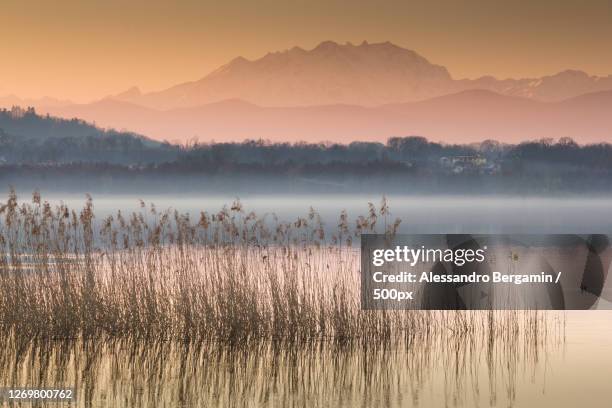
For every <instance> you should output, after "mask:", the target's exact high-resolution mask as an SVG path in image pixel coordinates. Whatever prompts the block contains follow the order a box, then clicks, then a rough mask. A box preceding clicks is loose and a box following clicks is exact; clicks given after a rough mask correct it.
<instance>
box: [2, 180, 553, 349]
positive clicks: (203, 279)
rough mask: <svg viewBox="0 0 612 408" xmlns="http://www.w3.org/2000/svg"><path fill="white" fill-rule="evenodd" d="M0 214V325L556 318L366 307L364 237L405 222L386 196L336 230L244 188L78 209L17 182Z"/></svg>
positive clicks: (491, 329) (485, 325) (503, 327)
mask: <svg viewBox="0 0 612 408" xmlns="http://www.w3.org/2000/svg"><path fill="white" fill-rule="evenodd" d="M0 216H1V217H2V219H1V221H0V325H1V327H2V329H3V331H4V332H5V333H12V335H14V336H17V337H21V338H24V339H32V338H45V339H77V338H131V339H149V340H180V341H188V342H194V341H196V342H197V341H216V342H223V343H231V344H235V343H248V342H253V341H260V340H282V341H284V342H292V343H306V342H316V341H335V342H361V343H371V342H377V343H380V342H384V341H390V340H397V339H404V340H406V339H409V338H410V337H411V336H415V335H417V334H418V335H419V336H423V335H428V334H433V333H440V332H451V333H454V335H456V336H467V335H476V334H479V335H483V336H490V337H492V338H505V339H508V340H509V341H510V340H511V339H512V338H513V336H517V335H519V334H520V333H523V334H524V333H531V334H530V336H531V337H530V338H532V337H533V336H532V334H533V331H534V330H535V331H538V332H539V327H543V326H545V324H542V320H544V317H542V314H540V315H538V314H537V313H535V312H488V313H487V312H476V311H471V312H470V311H463V312H454V311H446V312H444V311H399V310H395V311H364V310H361V308H360V298H359V284H360V277H359V253H358V249H356V248H355V247H354V246H353V245H352V244H353V240H354V239H355V238H356V237H358V236H359V234H360V233H362V232H375V231H377V228H380V231H379V232H384V233H388V234H394V233H395V232H396V230H397V228H398V226H399V223H400V221H399V220H390V219H389V217H390V211H389V206H388V204H387V202H386V200H385V199H384V198H383V202H382V203H381V205H380V206H379V207H377V206H375V205H373V204H369V206H368V214H367V215H365V216H359V217H357V218H356V219H355V221H354V222H351V221H350V220H349V217H348V215H347V214H346V213H345V212H342V213H341V214H340V217H339V220H338V224H337V226H335V228H333V230H334V232H333V233H331V235H329V236H327V233H326V231H330V228H324V225H323V223H322V221H321V217H320V216H319V215H318V214H317V213H316V211H314V210H313V209H311V211H310V212H309V213H308V214H306V215H305V216H304V217H298V218H297V219H296V220H295V221H293V222H283V221H280V220H278V219H277V217H275V216H274V215H273V214H266V215H263V216H258V215H256V214H255V213H252V212H246V211H245V210H244V209H243V207H242V204H241V203H240V202H239V201H236V202H234V203H233V204H232V205H231V206H228V207H223V208H222V209H221V210H220V211H218V212H216V213H212V214H209V213H206V212H202V213H201V214H200V216H199V217H198V218H197V219H192V217H191V216H190V215H189V214H183V213H179V212H177V211H171V210H167V211H158V210H157V209H156V208H155V206H154V205H146V204H145V203H144V202H142V203H141V210H140V211H138V212H135V213H132V214H123V213H121V212H120V211H118V212H117V213H116V214H115V215H113V216H110V217H107V218H105V219H102V220H96V218H95V211H94V204H93V201H92V199H91V197H88V198H87V200H86V202H85V205H84V207H83V208H82V209H81V210H80V211H78V212H77V211H76V210H74V209H70V208H68V207H66V206H65V205H59V206H55V207H52V206H51V205H50V204H49V203H48V202H45V201H43V200H42V198H41V196H40V194H38V193H34V194H33V197H32V200H31V202H28V203H21V202H19V201H18V199H17V196H16V194H15V192H14V191H11V192H10V194H9V197H8V200H7V201H6V203H5V204H3V205H2V206H1V207H0ZM538 325H539V326H538Z"/></svg>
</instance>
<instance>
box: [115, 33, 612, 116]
mask: <svg viewBox="0 0 612 408" xmlns="http://www.w3.org/2000/svg"><path fill="white" fill-rule="evenodd" d="M471 89H483V90H489V91H493V92H496V93H499V94H502V95H508V96H521V97H525V98H530V99H534V100H539V101H560V100H564V99H568V98H572V97H574V96H579V95H582V94H585V93H590V92H598V91H604V90H612V75H609V76H607V77H598V76H590V75H588V74H586V73H584V72H582V71H577V70H567V71H563V72H560V73H558V74H555V75H550V76H545V77H541V78H523V79H503V80H499V79H496V78H494V77H492V76H485V77H482V78H478V79H474V80H472V79H460V80H456V79H453V78H452V77H451V75H450V73H449V72H448V70H447V69H446V68H445V67H443V66H440V65H435V64H432V63H430V62H429V61H428V60H427V59H425V58H424V57H422V56H421V55H419V54H417V53H416V52H414V51H411V50H408V49H404V48H402V47H399V46H397V45H394V44H392V43H390V42H386V43H378V44H369V43H367V42H364V43H362V44H361V45H352V44H350V43H347V44H344V45H341V44H337V43H335V42H332V41H326V42H323V43H321V44H319V45H318V46H317V47H315V48H314V49H312V50H309V51H307V50H304V49H302V48H299V47H294V48H292V49H290V50H286V51H282V52H275V53H268V54H267V55H265V56H264V57H262V58H260V59H257V60H254V61H249V60H247V59H245V58H242V57H238V58H235V59H234V60H232V61H231V62H229V63H228V64H226V65H223V66H222V67H220V68H218V69H217V70H215V71H214V72H212V73H210V74H209V75H207V76H205V77H204V78H202V79H200V80H197V81H194V82H187V83H183V84H179V85H176V86H173V87H171V88H168V89H165V90H162V91H159V92H152V93H145V94H143V93H141V92H140V90H138V88H132V89H130V90H128V91H126V92H124V93H121V94H119V95H115V97H114V99H117V100H121V101H124V102H131V103H134V104H138V105H142V106H147V107H150V108H154V109H162V110H166V109H176V108H186V107H194V106H200V105H204V104H207V103H212V102H219V101H223V100H226V99H241V100H243V101H245V102H250V103H253V104H255V105H260V106H311V105H333V104H349V105H360V106H378V105H383V104H389V103H403V102H415V101H420V100H425V99H429V98H434V97H437V96H443V95H448V94H451V93H457V92H461V91H465V90H471Z"/></svg>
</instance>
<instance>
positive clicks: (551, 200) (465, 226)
mask: <svg viewBox="0 0 612 408" xmlns="http://www.w3.org/2000/svg"><path fill="white" fill-rule="evenodd" d="M92 197H93V202H94V208H95V212H96V215H97V216H98V219H100V218H101V217H102V216H107V215H111V214H114V213H116V212H117V210H121V211H122V212H132V211H141V208H140V205H141V204H140V200H143V201H144V202H145V203H146V204H147V205H150V204H155V206H156V208H157V209H158V210H166V209H168V208H172V209H173V210H177V211H179V212H183V213H189V214H190V215H192V216H194V217H196V216H199V214H200V212H201V211H208V212H209V213H215V212H217V211H219V210H220V209H221V208H222V207H223V206H224V205H228V206H231V204H232V202H234V201H235V200H236V199H240V201H241V202H242V204H243V207H244V209H245V211H246V212H250V211H254V212H255V213H257V215H260V216H262V215H264V214H270V215H271V214H276V216H278V217H279V219H280V220H282V221H287V222H291V221H295V219H296V218H297V217H299V216H304V215H305V214H307V213H308V211H309V209H310V207H313V208H314V209H315V210H316V211H317V212H318V213H319V214H320V215H321V217H322V219H323V222H324V223H325V224H326V226H327V227H329V228H330V229H334V228H335V227H336V224H337V221H338V217H339V215H340V212H341V211H342V210H346V212H347V213H348V216H349V219H350V220H351V221H352V220H354V219H355V218H356V217H358V216H359V215H365V214H367V211H368V202H371V203H373V204H374V205H375V206H377V207H378V206H379V205H380V201H381V198H382V195H379V194H359V193H354V194H308V193H303V194H294V193H291V194H279V193H274V194H261V195H260V194H238V193H237V194H235V195H232V194H231V193H224V194H193V193H190V194H151V193H147V194H136V193H134V194H127V193H123V194H109V193H94V194H92ZM43 198H44V199H45V200H48V201H49V202H50V203H51V204H59V203H60V202H63V203H65V204H67V205H68V206H69V207H71V208H76V209H78V208H81V207H82V206H83V204H84V202H85V195H84V194H75V193H70V194H58V193H47V194H43ZM20 199H21V200H24V201H26V200H28V199H29V196H28V195H26V193H25V192H21V195H20ZM387 200H388V204H389V206H390V209H391V214H390V216H389V219H390V221H391V222H392V221H393V220H394V219H395V218H400V219H401V220H402V223H401V224H400V228H399V232H402V233H413V234H427V233H431V234H436V233H440V234H442V233H445V234H453V233H455V234H458V233H483V234H485V233H491V234H492V233H516V234H520V233H522V234H530V233H533V234H540V233H542V234H546V233H551V234H554V233H557V234H563V233H576V234H593V233H611V232H612V196H611V197H598V196H582V197H578V196H571V197H567V196H559V197H537V196H524V197H520V196H501V195H472V196H457V195H449V196H445V195H399V194H393V195H388V196H387Z"/></svg>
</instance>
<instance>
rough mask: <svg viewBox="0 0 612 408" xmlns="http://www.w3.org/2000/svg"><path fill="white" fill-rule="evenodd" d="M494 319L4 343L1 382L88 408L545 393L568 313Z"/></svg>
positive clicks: (480, 398)
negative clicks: (371, 330)
mask: <svg viewBox="0 0 612 408" xmlns="http://www.w3.org/2000/svg"><path fill="white" fill-rule="evenodd" d="M479 313H480V312H479ZM484 313H487V312H483V319H481V321H482V324H483V325H486V324H487V320H488V318H487V316H486V315H485V314H484ZM495 313H498V314H500V316H502V315H503V316H502V317H501V318H502V319H508V321H507V322H506V323H505V324H504V325H502V326H498V327H502V328H501V329H496V330H491V331H487V330H473V331H470V330H466V331H458V330H457V329H456V328H457V327H460V325H457V324H455V325H453V326H452V327H455V329H454V330H455V331H451V330H448V331H446V332H445V331H432V332H431V333H422V334H414V335H410V336H406V337H405V338H403V339H402V340H401V341H400V340H397V341H393V342H389V343H377V344H367V343H363V342H361V343H337V342H325V341H317V342H311V343H304V342H300V343H287V342H273V341H252V342H249V343H248V344H240V345H238V346H229V345H219V344H217V343H214V342H175V341H158V340H146V339H134V338H123V339H121V338H109V339H95V340H83V339H73V340H49V339H47V340H42V339H24V338H22V337H20V336H19V335H15V334H13V335H6V334H5V335H3V336H1V337H0V350H2V351H0V370H1V371H0V379H1V381H2V385H3V386H26V385H27V386H30V387H58V386H66V387H75V388H76V391H77V392H76V394H77V401H76V404H75V405H76V406H79V407H81V406H82V407H118V406H122V407H152V406H169V407H175V406H181V407H245V406H246V407H251V406H252V407H330V406H331V407H357V406H362V407H418V406H422V407H431V406H447V407H462V406H465V407H471V406H478V405H482V406H513V405H514V403H515V401H516V397H517V394H520V393H521V391H522V389H521V388H520V387H517V383H518V382H520V381H521V380H522V379H523V378H530V379H531V380H532V382H533V383H534V384H544V382H545V373H546V360H547V356H548V355H549V354H550V353H553V354H554V353H559V352H560V350H562V348H563V343H564V323H563V318H562V317H560V316H561V315H553V314H547V315H542V314H540V316H536V317H535V318H533V317H530V318H528V319H527V318H523V317H521V313H522V312H518V314H517V313H516V312H495ZM513 313H514V314H513ZM499 318H500V317H499V316H498V317H497V318H496V319H498V320H499ZM471 321H474V320H473V319H472V320H471ZM527 322H528V324H525V323H527ZM512 325H514V326H512ZM538 325H539V326H538ZM504 327H505V328H504ZM52 404H53V406H59V404H57V403H52Z"/></svg>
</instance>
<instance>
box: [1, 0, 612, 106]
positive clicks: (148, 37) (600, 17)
mask: <svg viewBox="0 0 612 408" xmlns="http://www.w3.org/2000/svg"><path fill="white" fill-rule="evenodd" d="M611 39H612V2H611V1H609V0H589V1H586V2H582V1H559V0H557V1H548V0H546V1H495V0H493V1H492V0H471V1H469V0H468V1H462V2H459V1H454V0H450V1H439V0H438V1H420V2H415V1H384V2H383V1H381V2H378V1H359V0H352V1H333V0H310V1H301V0H300V1H297V0H293V1H288V0H279V1H276V0H275V1H272V0H260V1H251V0H248V1H247V0H245V1H223V2H221V1H202V0H199V1H195V0H193V1H192V0H177V1H157V0H146V1H144V0H138V1H130V2H129V4H128V2H127V1H120V0H104V1H94V0H88V1H83V0H58V1H48V0H36V1H34V0H3V1H2V2H0V41H2V45H1V46H0V95H6V94H9V93H14V94H17V95H19V96H21V97H41V96H54V97H59V98H69V99H72V100H75V101H89V100H92V99H96V98H100V97H103V96H105V95H108V94H112V93H117V92H121V91H123V90H125V89H127V88H129V87H131V86H139V87H141V89H143V90H144V91H152V90H158V89H163V88H165V87H168V86H171V85H174V84H177V83H180V82H184V81H189V80H195V79H199V78H201V77H203V76H204V75H206V74H207V73H209V72H210V71H212V70H213V69H215V68H217V67H218V66H219V65H221V64H223V63H225V62H228V61H229V60H231V59H232V58H234V57H236V56H238V55H241V56H244V57H246V58H249V59H252V58H258V57H260V56H262V55H263V54H265V53H266V52H268V51H277V50H284V49H287V48H291V47H293V46H295V45H298V46H301V47H303V48H308V49H309V48H312V47H314V46H316V45H317V44H318V43H319V42H321V41H323V40H334V41H337V42H346V41H351V42H353V43H360V42H361V41H363V40H368V41H370V42H379V41H387V40H389V41H391V42H394V43H396V44H398V45H400V46H402V47H405V48H409V49H413V50H415V51H417V52H418V53H420V54H421V55H423V56H425V57H426V58H428V59H429V60H430V61H431V62H433V63H436V64H441V65H444V66H446V67H447V68H448V69H449V71H450V72H451V74H452V75H453V77H455V78H463V77H469V78H474V77H478V76H481V75H485V74H492V75H495V76H497V77H510V76H511V77H525V76H541V75H545V74H552V73H556V72H558V71H560V70H563V69H567V68H574V69H582V70H585V71H587V72H589V73H591V74H597V75H608V74H612V52H610V40H611Z"/></svg>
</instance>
